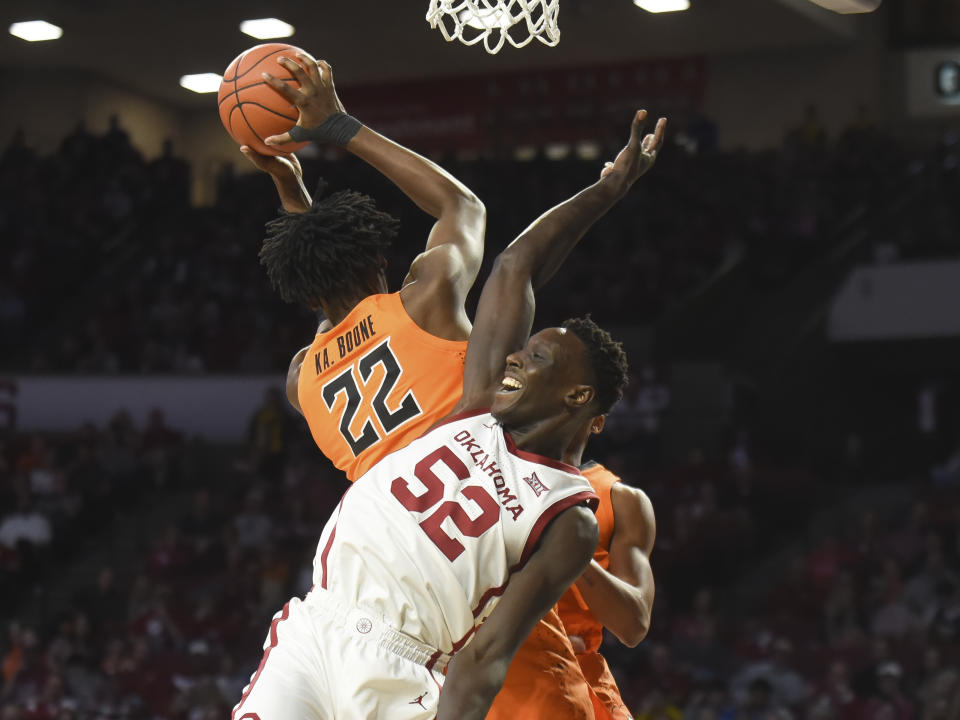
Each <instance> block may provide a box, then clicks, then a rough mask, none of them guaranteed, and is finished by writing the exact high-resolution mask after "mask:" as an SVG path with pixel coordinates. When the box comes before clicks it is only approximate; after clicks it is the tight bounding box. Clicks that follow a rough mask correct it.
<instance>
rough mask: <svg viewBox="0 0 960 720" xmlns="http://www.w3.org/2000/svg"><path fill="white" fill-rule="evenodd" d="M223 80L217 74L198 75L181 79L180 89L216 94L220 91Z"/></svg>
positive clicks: (185, 76)
mask: <svg viewBox="0 0 960 720" xmlns="http://www.w3.org/2000/svg"><path fill="white" fill-rule="evenodd" d="M222 80H223V78H222V77H221V76H220V75H217V74H216V73H197V74H195V75H184V76H183V77H182V78H180V87H183V88H186V89H187V90H192V91H193V92H195V93H215V92H216V91H217V90H219V89H220V82H221V81H222Z"/></svg>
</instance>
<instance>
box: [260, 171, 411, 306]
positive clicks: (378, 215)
mask: <svg viewBox="0 0 960 720" xmlns="http://www.w3.org/2000/svg"><path fill="white" fill-rule="evenodd" d="M324 189H325V188H324V186H323V185H321V187H320V188H318V189H317V193H316V196H315V198H314V201H313V205H312V206H311V207H310V209H309V210H308V211H307V212H305V213H286V212H285V213H283V214H282V215H281V216H280V217H278V218H276V219H275V220H271V221H270V222H269V223H267V237H266V240H264V242H263V247H262V248H261V249H260V262H261V263H262V264H263V265H264V266H265V267H266V268H267V276H268V277H269V278H270V282H271V283H272V284H273V287H274V289H275V290H276V291H277V292H278V293H280V297H282V298H283V299H284V300H285V301H286V302H291V303H299V304H301V305H306V306H308V307H310V308H317V307H319V305H320V304H321V301H332V300H336V299H338V298H347V299H349V297H350V296H357V295H360V296H365V295H371V294H374V293H378V292H386V290H387V287H386V274H385V270H386V260H385V259H384V251H385V250H386V249H387V248H388V247H389V246H390V242H391V241H392V240H393V238H394V237H396V234H397V229H398V228H399V225H400V223H399V221H398V220H397V219H396V218H394V217H393V216H392V215H389V214H388V213H385V212H383V211H381V210H377V206H376V204H374V202H373V199H372V198H370V197H368V196H367V195H363V194H361V193H358V192H354V191H352V190H341V191H340V192H336V193H334V194H333V195H330V196H329V197H325V198H322V199H320V198H321V196H322V193H323V190H324Z"/></svg>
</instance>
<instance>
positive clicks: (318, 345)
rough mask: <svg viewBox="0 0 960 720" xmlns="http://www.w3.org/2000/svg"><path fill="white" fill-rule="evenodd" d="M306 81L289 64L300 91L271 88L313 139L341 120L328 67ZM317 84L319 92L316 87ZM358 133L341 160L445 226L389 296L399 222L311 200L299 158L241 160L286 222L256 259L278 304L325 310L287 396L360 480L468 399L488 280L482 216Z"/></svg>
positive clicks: (274, 226) (357, 200)
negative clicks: (478, 294)
mask: <svg viewBox="0 0 960 720" xmlns="http://www.w3.org/2000/svg"><path fill="white" fill-rule="evenodd" d="M300 60H301V61H302V62H304V63H307V62H308V61H309V62H311V63H313V64H314V65H315V66H316V67H315V68H314V69H316V70H317V73H314V72H312V71H311V73H310V75H308V74H306V73H305V72H304V70H303V68H302V67H301V66H300V65H299V64H297V63H294V62H292V61H290V60H286V59H280V62H281V63H285V66H286V67H287V68H288V69H289V70H290V71H291V73H293V74H294V75H295V76H296V77H297V79H298V81H299V82H300V89H299V90H297V89H294V88H292V87H291V86H285V85H284V84H283V83H282V82H280V81H279V80H276V79H273V78H269V79H268V82H269V83H270V84H271V85H273V86H274V88H275V89H277V91H278V92H280V93H281V94H282V95H284V97H287V98H288V99H289V100H290V101H291V102H292V103H293V104H294V105H296V107H297V109H298V110H299V113H300V119H299V122H298V125H300V126H301V127H304V128H314V127H316V126H318V125H321V124H323V123H324V122H325V121H326V120H328V119H330V118H332V117H334V116H337V117H339V118H340V119H343V118H349V116H347V115H345V111H344V108H343V105H342V104H341V103H340V100H339V99H338V97H337V94H336V90H335V89H334V84H333V72H332V69H331V68H330V66H329V65H328V64H326V63H324V62H321V63H316V61H313V60H312V59H309V58H307V57H306V56H303V57H301V58H300ZM317 76H319V77H320V78H321V82H317V81H316V80H315V78H316V77H317ZM350 120H351V121H352V122H353V123H355V125H354V130H355V134H353V135H352V136H350V137H349V138H345V137H344V138H340V140H345V147H346V150H347V151H348V152H350V153H352V154H353V155H356V156H357V157H359V158H361V159H362V160H364V161H366V162H367V163H369V164H370V165H372V166H373V167H374V168H376V169H377V170H379V171H380V172H381V173H383V174H384V175H385V176H386V177H388V178H389V179H390V180H392V181H393V182H394V183H395V184H396V185H397V187H399V188H400V189H401V190H402V191H403V192H404V193H406V195H407V196H408V197H409V198H410V199H411V200H413V201H414V202H415V203H416V204H417V205H418V206H419V207H420V208H421V209H422V210H424V211H425V212H427V213H428V214H430V215H432V216H433V217H434V218H435V219H436V223H435V224H434V226H433V229H432V230H431V232H430V235H429V237H428V239H427V245H426V249H425V250H424V252H422V253H421V254H420V255H418V256H417V258H416V259H415V260H414V261H413V263H412V265H411V266H410V271H409V273H408V274H407V277H406V279H405V280H404V282H403V287H402V288H401V289H400V291H399V292H397V293H393V294H390V293H389V291H388V289H387V283H386V275H385V272H384V271H385V267H386V261H385V260H384V252H385V250H386V248H387V247H388V245H389V243H390V241H391V240H392V238H393V236H394V235H395V234H396V232H397V221H396V220H395V219H394V218H392V217H390V216H389V215H388V214H386V213H384V212H381V211H379V210H377V208H376V207H375V205H374V203H373V200H372V199H370V198H369V197H367V196H365V195H361V194H359V193H356V192H352V191H344V192H339V193H335V194H334V195H331V196H330V197H327V198H323V199H318V200H312V199H311V198H310V196H309V194H308V193H307V192H306V189H305V188H304V185H303V181H302V177H301V170H300V165H299V163H298V162H297V159H296V157H295V156H293V155H281V156H278V157H267V156H263V155H259V154H257V153H255V152H254V151H253V150H251V149H250V148H247V147H244V148H241V150H242V151H243V153H244V154H245V155H246V156H247V158H249V159H250V161H251V162H253V164H254V165H256V166H257V167H258V168H260V169H261V170H264V171H265V172H268V173H269V174H270V175H271V177H272V178H273V180H274V184H275V185H276V186H277V190H278V191H279V193H280V199H281V202H282V203H283V207H284V210H285V212H284V214H283V215H282V216H281V217H279V218H277V219H276V220H274V221H272V222H271V223H269V224H268V226H267V239H266V240H265V241H264V244H263V248H262V250H261V252H260V259H261V262H262V263H263V265H265V266H266V269H267V275H268V276H269V278H270V280H271V282H272V283H273V286H274V288H275V289H276V290H277V291H278V292H279V293H280V295H281V297H282V298H283V299H284V300H286V301H288V302H293V303H297V304H300V305H306V306H308V307H310V308H312V309H314V310H322V311H323V314H324V316H325V318H326V320H325V321H324V322H323V323H321V325H320V327H319V328H318V331H317V334H316V336H315V337H314V339H313V342H312V343H311V344H310V345H309V346H308V347H305V348H303V349H302V350H301V351H300V352H298V353H297V354H296V355H295V356H294V358H293V360H292V362H291V363H290V368H289V371H288V375H287V398H288V399H289V400H290V403H291V404H292V405H293V406H294V407H295V408H296V409H297V410H299V411H300V412H301V413H303V415H304V417H305V418H306V420H307V423H308V425H309V426H310V432H311V433H312V435H313V438H314V440H315V441H316V443H317V445H318V447H319V448H320V450H322V451H323V453H324V454H325V455H326V456H327V457H328V458H329V459H330V460H331V461H332V462H333V463H334V465H336V466H337V467H338V468H340V469H341V470H343V471H344V473H346V475H347V477H348V478H349V479H350V480H351V481H353V480H356V479H357V478H358V477H360V475H362V474H363V472H364V471H365V470H366V469H367V468H369V467H370V466H371V465H373V464H375V463H376V462H377V461H378V460H379V459H380V458H382V457H383V456H384V455H386V454H388V453H390V452H393V451H394V450H398V449H400V448H402V447H404V446H405V445H407V444H408V443H409V442H410V441H411V440H413V439H414V438H416V437H418V436H420V435H421V434H423V432H425V431H426V430H427V429H428V428H429V427H430V426H431V425H433V424H434V423H435V422H436V421H437V420H438V419H439V418H441V417H443V416H444V415H446V414H447V413H448V412H449V411H450V409H451V408H452V407H453V406H454V404H455V403H456V402H457V400H459V398H460V394H461V387H462V383H463V362H464V354H465V352H466V345H467V343H466V341H467V338H468V337H469V335H470V329H471V326H470V321H469V319H468V317H467V314H466V311H465V310H464V301H465V299H466V296H467V293H468V292H469V290H470V287H471V286H472V285H473V281H474V280H475V279H476V276H477V272H478V271H479V269H480V261H481V259H482V255H483V235H484V229H485V223H486V211H485V209H484V207H483V204H482V203H481V202H480V201H479V200H478V199H477V197H476V196H475V195H474V194H473V193H472V192H470V190H469V189H467V188H466V187H465V186H464V185H463V184H462V183H460V182H458V181H457V180H456V179H455V178H454V177H452V176H451V175H450V174H449V173H447V172H445V171H444V170H443V169H442V168H440V167H438V166H437V165H436V164H434V163H432V162H431V161H429V160H427V159H426V158H424V157H421V156H420V155H417V154H416V153H414V152H412V151H410V150H408V149H406V148H404V147H401V146H400V145H397V144H396V143H394V142H392V141H390V140H388V139H387V138H385V137H383V136H382V135H379V134H377V133H376V132H374V131H373V130H371V129H369V128H367V127H364V126H362V125H360V124H359V123H358V122H356V121H354V120H353V119H352V118H350Z"/></svg>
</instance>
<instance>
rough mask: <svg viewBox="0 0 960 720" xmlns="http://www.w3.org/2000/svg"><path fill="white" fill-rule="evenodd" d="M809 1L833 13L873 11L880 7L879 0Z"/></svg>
mask: <svg viewBox="0 0 960 720" xmlns="http://www.w3.org/2000/svg"><path fill="white" fill-rule="evenodd" d="M810 2H812V3H814V4H815V5H819V6H820V7H822V8H826V9H827V10H832V11H833V12H835V13H840V14H842V15H850V14H853V13H868V12H873V11H874V10H876V9H877V8H878V7H880V2H881V0H810Z"/></svg>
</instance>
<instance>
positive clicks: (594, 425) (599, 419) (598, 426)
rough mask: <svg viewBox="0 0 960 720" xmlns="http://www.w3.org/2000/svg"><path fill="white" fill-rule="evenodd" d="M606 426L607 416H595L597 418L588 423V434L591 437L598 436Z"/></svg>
mask: <svg viewBox="0 0 960 720" xmlns="http://www.w3.org/2000/svg"><path fill="white" fill-rule="evenodd" d="M606 424H607V416H606V415H597V416H596V417H595V418H594V419H593V420H592V421H591V422H590V433H591V434H592V435H599V434H600V433H602V432H603V428H604V426H605V425H606Z"/></svg>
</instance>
